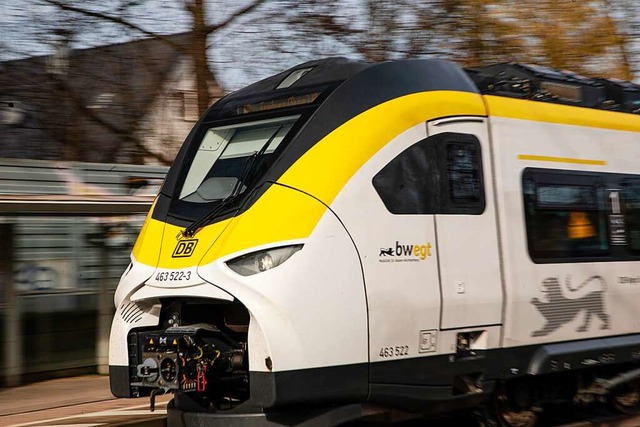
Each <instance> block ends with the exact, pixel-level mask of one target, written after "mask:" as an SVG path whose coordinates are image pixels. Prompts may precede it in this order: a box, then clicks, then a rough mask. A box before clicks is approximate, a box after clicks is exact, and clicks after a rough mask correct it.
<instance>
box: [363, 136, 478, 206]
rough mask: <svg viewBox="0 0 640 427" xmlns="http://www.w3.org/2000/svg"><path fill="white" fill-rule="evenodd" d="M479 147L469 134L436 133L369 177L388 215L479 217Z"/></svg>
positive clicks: (473, 137) (474, 138) (475, 139)
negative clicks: (462, 215)
mask: <svg viewBox="0 0 640 427" xmlns="http://www.w3.org/2000/svg"><path fill="white" fill-rule="evenodd" d="M481 159H482V155H481V148H480V142H479V141H478V139H477V138H476V137H475V136H473V135H468V134H460V133H452V132H447V133H441V134H437V135H433V136H430V137H428V138H425V139H423V140H421V141H418V142H416V143H415V144H413V145H412V146H411V147H409V148H407V149H406V150H404V151H403V152H402V153H400V154H399V155H398V156H397V157H395V158H394V159H393V160H391V161H390V162H389V163H388V164H387V165H386V166H385V167H384V168H382V170H380V172H378V173H377V174H376V176H374V178H373V186H374V188H375V189H376V191H377V192H378V195H379V196H380V198H381V199H382V202H383V203H384V205H385V206H386V208H387V209H388V210H389V212H391V213H393V214H469V215H480V214H482V212H484V208H485V197H484V184H483V178H482V160H481Z"/></svg>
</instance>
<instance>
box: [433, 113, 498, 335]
mask: <svg viewBox="0 0 640 427" xmlns="http://www.w3.org/2000/svg"><path fill="white" fill-rule="evenodd" d="M427 132H428V135H429V137H432V136H436V135H438V136H439V137H438V138H437V140H438V146H439V148H438V152H439V157H440V161H441V162H442V168H443V169H442V172H441V179H442V180H444V182H443V183H442V184H443V186H442V192H443V195H442V200H441V203H442V213H439V214H436V215H435V220H434V222H435V232H436V239H437V240H436V246H437V248H436V252H437V254H438V257H437V259H438V265H439V269H438V270H439V274H440V289H441V295H442V308H441V315H440V328H441V329H443V330H447V329H460V328H474V327H478V326H491V325H493V326H495V325H500V324H502V311H503V309H502V302H503V287H502V279H501V268H500V256H499V245H498V226H497V219H496V213H495V205H494V194H493V185H492V182H493V171H492V166H491V152H490V151H491V147H490V145H489V137H488V133H487V122H486V119H484V118H481V117H467V118H464V117H456V118H447V119H439V120H434V121H432V122H429V123H428V125H427Z"/></svg>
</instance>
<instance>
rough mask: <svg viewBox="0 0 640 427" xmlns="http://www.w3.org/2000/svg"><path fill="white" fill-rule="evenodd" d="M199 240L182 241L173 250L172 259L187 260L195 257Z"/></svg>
mask: <svg viewBox="0 0 640 427" xmlns="http://www.w3.org/2000/svg"><path fill="white" fill-rule="evenodd" d="M197 244H198V239H190V240H180V241H179V242H178V244H177V245H176V248H175V249H174V250H173V255H171V257H172V258H187V257H190V256H191V255H193V251H194V250H195V249H196V245H197Z"/></svg>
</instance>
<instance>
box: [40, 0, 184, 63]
mask: <svg viewBox="0 0 640 427" xmlns="http://www.w3.org/2000/svg"><path fill="white" fill-rule="evenodd" d="M40 1H41V2H43V3H46V4H49V5H51V6H55V7H57V8H59V9H60V10H64V11H67V12H73V13H78V14H80V15H84V16H89V17H91V18H97V19H102V20H105V21H109V22H112V23H114V24H118V25H122V26H123V27H126V28H129V29H131V30H134V31H138V32H139V33H142V34H144V35H146V36H149V37H153V38H155V39H158V40H160V41H162V42H163V43H165V44H167V45H169V46H171V47H172V48H174V49H175V50H177V51H179V52H182V53H186V52H187V49H186V48H185V47H183V46H180V45H179V44H178V43H176V42H174V41H173V40H172V39H171V38H170V37H169V36H165V35H162V34H158V33H154V32H153V31H148V30H145V29H144V28H142V27H141V26H139V25H136V24H133V23H131V22H129V21H127V20H125V19H122V18H120V17H117V16H111V15H108V14H105V13H101V12H95V11H92V10H87V9H82V8H79V7H75V6H71V5H69V4H66V3H64V1H63V0H40Z"/></svg>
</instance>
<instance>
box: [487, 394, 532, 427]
mask: <svg viewBox="0 0 640 427" xmlns="http://www.w3.org/2000/svg"><path fill="white" fill-rule="evenodd" d="M535 409H536V408H534V407H533V405H532V403H531V400H530V395H529V391H528V390H527V389H526V388H525V385H524V384H521V385H520V386H517V387H510V388H508V389H507V388H506V387H504V386H503V387H500V388H499V389H498V390H497V391H496V394H495V395H494V411H495V421H496V423H497V424H498V425H499V426H501V427H533V426H535V425H536V422H537V421H538V412H537V411H536V410H535Z"/></svg>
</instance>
